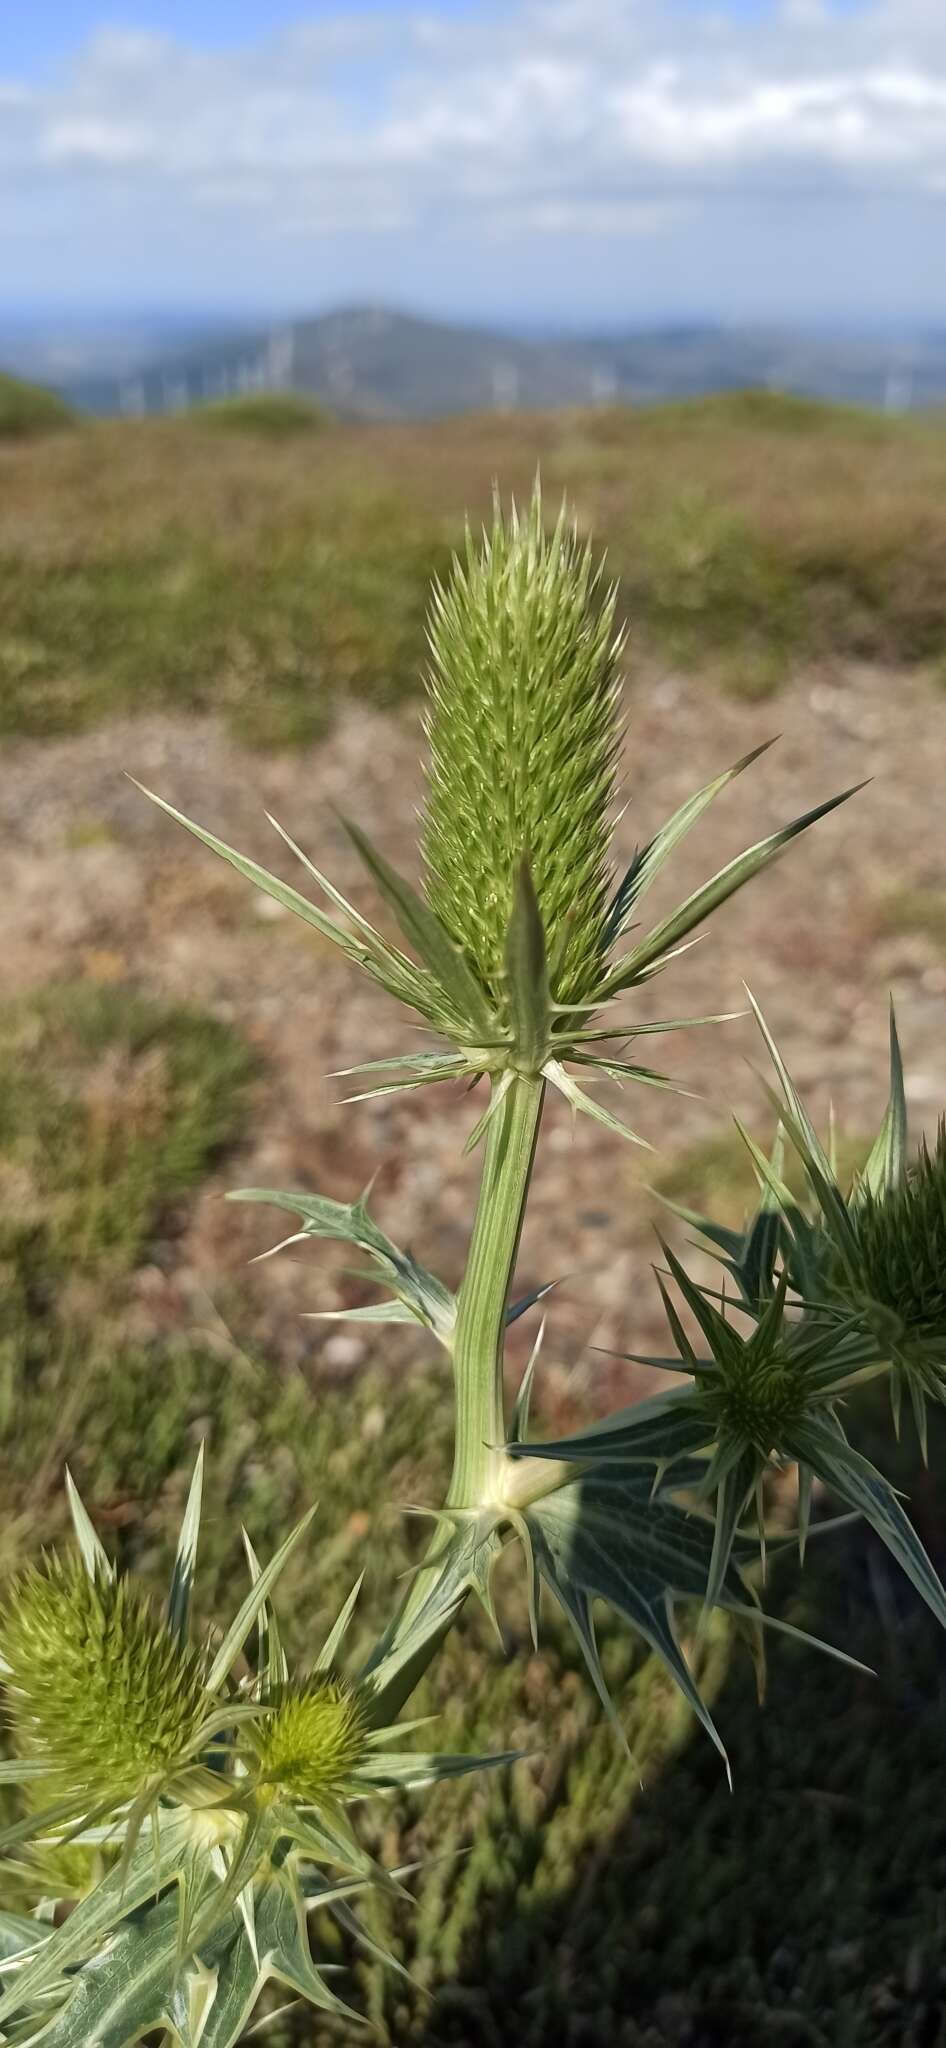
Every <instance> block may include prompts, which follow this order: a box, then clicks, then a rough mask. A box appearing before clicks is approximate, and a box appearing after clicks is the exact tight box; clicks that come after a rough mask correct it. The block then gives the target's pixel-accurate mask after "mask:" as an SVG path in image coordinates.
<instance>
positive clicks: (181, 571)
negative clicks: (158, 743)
mask: <svg viewBox="0 0 946 2048" xmlns="http://www.w3.org/2000/svg"><path fill="white" fill-rule="evenodd" d="M446 566H447V551H446V550H445V549H444V548H443V547H442V546H438V544H437V542H436V540H435V539H434V537H433V536H429V537H426V538H425V537H423V536H420V535H417V534H415V533H412V532H411V531H410V530H409V528H408V530H406V531H405V525H404V522H402V521H400V520H398V519H396V518H395V516H394V515H393V512H392V513H391V515H390V517H389V519H386V520H384V521H383V523H382V522H379V523H378V525H377V526H374V525H369V526H368V527H367V532H366V536H365V546H364V549H363V550H361V549H359V548H358V547H357V545H353V542H352V539H351V538H350V537H348V538H346V537H343V538H341V539H333V538H332V537H331V536H329V535H325V534H321V533H318V532H305V531H303V532H301V533H276V532H274V533H270V534H268V535H266V536H265V538H264V539H263V540H262V542H261V543H260V544H258V545H256V544H254V545H253V546H252V547H251V548H248V549H247V550H246V551H245V552H244V551H243V550H242V549H240V550H239V551H238V552H237V553H235V554H234V553H230V552H228V551H226V550H224V549H222V548H220V547H219V546H216V545H213V544H212V543H209V542H208V541H207V540H205V539H204V538H203V537H202V536H199V535H194V534H189V533H186V532H178V533H169V534H167V535H166V536H164V538H163V539H162V540H161V542H160V544H159V545H157V546H156V547H154V548H153V549H149V550H147V551H145V550H142V551H137V550H135V551H128V550H126V549H124V548H122V547H121V546H119V547H117V548H116V550H115V551H114V552H110V553H109V554H107V555H105V556H103V557H102V558H100V559H92V560H81V561H72V562H60V563H56V564H49V565H47V566H46V567H44V568H41V569H37V571H36V573H35V574H33V575H31V576H29V577H26V578H24V576H23V574H22V570H21V568H20V566H19V565H17V564H16V563H14V562H11V561H10V560H9V559H8V560H7V561H6V562H4V561H2V560H0V615H2V617H3V620H4V624H3V628H2V632H3V636H4V637H3V640H2V641H0V664H2V663H4V662H5V669H6V685H7V687H6V693H5V694H4V695H3V696H2V697H0V731H3V730H5V731H7V732H14V731H20V732H23V731H25V732H30V733H34V734H43V733H52V732H63V731H71V730H74V729H75V728H76V727H77V726H81V725H85V724H88V723H94V722H96V721H98V720H100V719H102V718H104V717H106V716H107V715H108V714H109V713H115V712H119V711H123V710H128V709H131V708H134V709H136V710H142V709H145V708H146V707H147V706H148V705H149V704H154V705H160V706H162V707H164V708H169V707H176V708H177V709H179V710H182V711H206V710H213V709H218V710H221V711H223V712H225V713H226V714H227V716H228V717H229V720H230V722H231V724H232V726H233V728H234V730H235V732H236V733H237V735H238V736H239V737H240V738H241V739H244V740H247V741H249V742H250V743H259V744H265V745H269V746H278V745H297V744H304V743H308V742H309V741H311V740H313V739H318V738H319V737H320V736H321V735H322V734H323V733H324V731H325V729H326V726H327V725H328V723H329V721H330V719H331V716H332V712H333V710H334V707H335V705H336V703H337V702H338V700H339V698H341V697H345V696H348V695H351V694H354V695H356V696H359V697H361V698H362V699H365V700H367V701H368V702H371V703H375V704H386V703H391V702H396V701H398V699H399V698H400V697H402V696H404V695H407V694H410V693H411V692H412V691H413V690H414V688H415V683H416V676H417V671H418V668H419V665H420V662H421V658H422V650H423V632H424V618H425V614H426V606H427V596H428V589H429V584H430V579H431V576H432V575H435V574H437V573H438V572H442V571H443V570H444V569H445V568H446Z"/></svg>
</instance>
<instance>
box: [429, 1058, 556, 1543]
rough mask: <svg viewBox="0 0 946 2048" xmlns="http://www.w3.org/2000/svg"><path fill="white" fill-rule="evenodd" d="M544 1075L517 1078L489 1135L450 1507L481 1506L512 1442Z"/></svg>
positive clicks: (465, 1307) (458, 1375)
mask: <svg viewBox="0 0 946 2048" xmlns="http://www.w3.org/2000/svg"><path fill="white" fill-rule="evenodd" d="M544 1095H545V1082H544V1081H543V1079H542V1077H541V1075H531V1074H530V1075H525V1074H517V1075H516V1078H515V1080H514V1081H513V1083H512V1085H511V1087H510V1088H509V1089H508V1090H507V1093H506V1095H505V1096H504V1097H503V1100H502V1102H501V1103H500V1105H499V1107H498V1109H497V1111H496V1114H495V1115H494V1117H493V1119H492V1122H491V1123H490V1125H489V1129H488V1132H487V1136H486V1157H485V1160H484V1162H483V1178H482V1181H481V1183H480V1192H479V1200H478V1202H477V1205H476V1218H475V1221H474V1224H473V1236H472V1238H471V1240H470V1251H469V1257H468V1259H467V1267H466V1272H465V1274H464V1276H463V1282H462V1285H461V1288H460V1294H459V1301H458V1307H457V1323H456V1331H455V1334H454V1343H453V1382H454V1390H455V1396H456V1436H455V1442H454V1453H453V1475H452V1478H451V1480H450V1490H449V1492H448V1494H447V1503H446V1504H447V1506H448V1507H479V1506H482V1505H486V1504H487V1503H488V1502H489V1501H490V1500H491V1499H492V1498H493V1494H492V1482H493V1478H494V1475H495V1472H496V1468H497V1462H498V1460H499V1458H500V1456H501V1452H500V1451H499V1450H498V1448H497V1447H498V1446H499V1445H501V1444H502V1443H503V1441H504V1439H505V1433H506V1431H505V1416H504V1413H503V1351H504V1344H505V1334H506V1308H507V1305H508V1302H509V1289H510V1286H511V1284H512V1276H513V1269H514V1267H515V1263H516V1256H517V1253H518V1250H519V1238H520V1235H521V1232H522V1219H523V1216H524V1214H525V1207H526V1201H527V1199H528V1194H529V1183H530V1180H531V1178H532V1167H533V1162H534V1159H535V1148H536V1143H537V1141H538V1135H539V1123H540V1120H541V1116H542V1103H543V1099H544Z"/></svg>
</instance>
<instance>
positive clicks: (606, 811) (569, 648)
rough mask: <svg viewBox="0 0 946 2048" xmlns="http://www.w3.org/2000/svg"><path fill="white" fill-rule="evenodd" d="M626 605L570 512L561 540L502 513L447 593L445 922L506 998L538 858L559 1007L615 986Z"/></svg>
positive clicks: (435, 764)
mask: <svg viewBox="0 0 946 2048" xmlns="http://www.w3.org/2000/svg"><path fill="white" fill-rule="evenodd" d="M614 607H615V592H614V591H613V590H603V589H602V585H601V571H600V569H598V570H596V569H595V568H594V566H593V563H592V560H591V553H590V549H589V548H588V547H582V546H581V545H580V544H579V542H578V540H577V537H576V535H575V533H574V531H573V530H572V529H570V528H569V527H568V526H566V522H565V514H564V511H563V513H562V516H561V517H560V519H559V521H558V525H557V526H556V529H555V532H554V533H553V534H552V535H550V536H549V535H546V533H545V532H544V529H543V526H542V508H541V501H540V496H539V490H538V486H537V487H536V490H535V494H534V496H533V499H532V504H531V506H530V508H529V512H528V514H527V515H526V517H525V518H524V519H520V518H519V516H518V515H517V513H516V511H515V509H513V511H512V514H511V516H510V518H509V519H508V521H507V520H504V518H503V516H502V512H501V510H500V508H499V505H498V503H497V506H496V510H495V516H494V521H493V528H492V532H491V533H490V534H489V535H488V536H487V537H486V538H485V539H484V542H483V545H482V547H481V548H480V549H478V550H477V549H476V548H475V547H474V545H473V541H472V538H471V537H470V536H469V535H468V537H467V548H466V557H465V560H464V561H457V562H456V564H455V566H454V569H453V573H452V575H451V577H450V580H449V582H448V584H447V587H446V589H438V590H436V591H435V594H434V602H433V610H432V617H431V626H430V645H431V653H432V665H431V669H430V672H429V675H428V689H429V695H430V704H429V710H428V713H427V718H426V721H425V729H426V734H427V738H428V741H429V746H430V759H429V765H428V770H427V773H428V782H429V792H428V798H427V805H426V814H425V821H424V845H423V851H424V860H425V865H426V870H427V893H428V898H429V901H430V903H431V906H432V908H433V909H434V910H435V911H436V912H437V915H438V916H439V917H440V919H441V921H442V923H443V924H444V925H445V926H446V928H447V930H448V931H449V932H450V934H451V935H452V937H453V938H454V939H455V940H456V942H457V943H458V944H459V945H460V946H461V947H462V948H463V950H464V952H465V953H466V955H467V957H468V959H469V960H470V962H471V964H472V965H473V966H474V968H475V969H476V971H477V973H478V974H479V976H480V978H481V980H482V981H483V983H484V984H485V985H486V986H487V988H489V989H490V990H491V991H492V992H495V993H496V994H497V995H498V994H499V993H500V990H501V984H502V975H503V958H504V945H505V940H506V932H507V928H508V925H509V919H510V912H511V909H512V902H513V888H514V882H515V877H516V873H517V870H518V869H519V867H520V864H521V862H522V859H523V856H525V857H527V858H528V861H529V864H530V868H531V873H532V880H533V884H534V887H535V892H536V896H537V898H538V904H539V909H540V911H541V913H542V919H543V922H544V925H545V931H546V938H547V944H548V955H549V971H550V981H551V993H552V995H553V997H554V998H555V999H556V1000H557V1001H559V1002H572V1001H573V1002H576V1003H579V1002H581V1001H582V1000H583V999H584V998H585V997H587V996H589V995H590V994H591V992H592V991H593V989H594V987H595V985H596V983H597V982H598V981H600V971H601V969H600V963H601V959H602V955H603V953H604V950H605V924H606V917H607V903H608V894H609V883H610V863H609V854H610V842H611V805H612V799H613V794H614V770H615V758H616V753H617V748H618V743H619V737H620V735H619V726H618V712H617V683H618V664H619V655H620V642H619V640H618V639H616V638H615V633H614Z"/></svg>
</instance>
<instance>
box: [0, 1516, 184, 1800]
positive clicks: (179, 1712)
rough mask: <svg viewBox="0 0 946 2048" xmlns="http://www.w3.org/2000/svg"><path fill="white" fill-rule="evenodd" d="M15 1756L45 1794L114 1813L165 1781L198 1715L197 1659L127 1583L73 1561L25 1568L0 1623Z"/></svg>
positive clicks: (56, 1560)
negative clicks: (103, 1805)
mask: <svg viewBox="0 0 946 2048" xmlns="http://www.w3.org/2000/svg"><path fill="white" fill-rule="evenodd" d="M0 1654H2V1657H3V1660H4V1663H5V1664H6V1665H7V1667H8V1674H9V1675H8V1677H7V1679H6V1687H7V1712H8V1715H9V1719H10V1725H11V1729H12V1733H13V1737H14V1741H15V1745H16V1748H17V1750H18V1752H19V1753H20V1754H21V1755H23V1756H28V1757H32V1758H34V1759H36V1760H37V1761H38V1762H45V1763H48V1766H49V1777H48V1781H47V1784H46V1789H47V1790H48V1791H50V1792H51V1793H52V1794H53V1795H54V1796H55V1795H58V1796H61V1797H63V1798H66V1797H68V1796H69V1795H70V1794H72V1793H73V1792H78V1793H80V1794H81V1795H82V1797H83V1799H84V1800H85V1801H87V1802H88V1803H89V1805H95V1804H96V1803H97V1802H98V1801H100V1800H101V1801H108V1802H109V1803H116V1804H117V1803H119V1802H120V1801H121V1800H123V1799H132V1798H135V1797H137V1796H139V1795H140V1794H141V1793H143V1792H145V1791H146V1790H147V1788H148V1787H149V1786H156V1785H159V1784H161V1783H162V1782H163V1781H165V1780H166V1779H167V1778H168V1777H169V1776H170V1775H172V1774H173V1772H174V1770H175V1768H176V1767H177V1766H178V1765H179V1764H180V1762H181V1760H182V1758H183V1757H184V1755H185V1753H186V1752H187V1750H188V1748H189V1746H190V1745H191V1744H192V1743H193V1741H194V1739H195V1737H196V1736H197V1734H198V1731H199V1729H200V1727H201V1724H202V1721H203V1719H204V1717H205V1714H206V1710H207V1695H206V1689H205V1683H204V1674H203V1669H202V1665H201V1661H200V1659H199V1657H198V1655H197V1653H196V1652H195V1651H194V1650H193V1649H192V1648H190V1647H189V1646H188V1645H186V1644H181V1643H179V1642H178V1641H177V1640H176V1639H175V1638H174V1636H172V1635H171V1633H170V1632H169V1630H168V1629H167V1628H166V1627H165V1625H164V1624H163V1622H161V1621H159V1620H158V1619H157V1618H156V1617H155V1615H154V1614H153V1612H152V1610H151V1607H150V1605H149V1603H148V1602H147V1600H146V1599H145V1598H144V1596H143V1595H142V1594H141V1593H140V1592H139V1591H138V1590H137V1588H135V1587H134V1586H133V1585H131V1584H130V1583H129V1581H128V1580H124V1579H123V1580H117V1581H116V1580H115V1579H113V1578H110V1577H107V1576H106V1575H105V1574H103V1573H98V1572H97V1573H95V1574H94V1575H91V1574H90V1573H89V1572H88V1571H87V1570H86V1567H85V1564H84V1563H83V1561H82V1559H81V1558H80V1557H69V1558H60V1557H58V1556H52V1557H50V1558H48V1559H47V1560H46V1563H45V1567H44V1569H43V1570H37V1569H36V1568H35V1567H33V1566H30V1567H28V1568H27V1570H26V1571H24V1572H23V1573H22V1574H21V1576H20V1577H19V1578H18V1579H17V1580H16V1581H15V1582H14V1585H13V1587H12V1589H11V1591H10V1593H9V1595H8V1597H7V1602H6V1606H5V1609H4V1611H3V1614H2V1616H0Z"/></svg>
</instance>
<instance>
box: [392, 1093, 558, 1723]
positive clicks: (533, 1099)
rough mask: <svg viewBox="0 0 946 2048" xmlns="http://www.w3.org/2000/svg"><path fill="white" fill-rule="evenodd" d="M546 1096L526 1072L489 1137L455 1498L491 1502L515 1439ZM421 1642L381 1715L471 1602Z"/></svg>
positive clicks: (470, 1295) (463, 1502)
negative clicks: (533, 1186)
mask: <svg viewBox="0 0 946 2048" xmlns="http://www.w3.org/2000/svg"><path fill="white" fill-rule="evenodd" d="M544 1098H545V1082H544V1081H543V1080H542V1078H541V1076H540V1075H535V1076H532V1075H519V1074H517V1075H516V1078H515V1080H514V1081H513V1082H512V1084H511V1086H510V1087H509V1088H508V1089H507V1091H506V1094H505V1095H504V1097H503V1099H502V1101H501V1102H500V1104H499V1106H498V1108H497V1110H496V1113H495V1115H494V1116H493V1118H492V1120H491V1122H490V1125H489V1128H488V1131H487V1137H486V1156H485V1159H484V1162H483V1177H482V1180H481V1182H480V1191H479V1197H478V1200H477V1205H476V1217H475V1220H474V1224H473V1235H472V1238H471V1241H470V1252H469V1258H468V1260H467V1268H466V1272H465V1274H464V1277H463V1282H462V1285H461V1287H460V1293H459V1301H458V1309H457V1322H456V1330H455V1334H454V1347H453V1371H454V1389H455V1399H456V1432H455V1441H454V1455H453V1473H452V1476H451V1480H450V1486H449V1490H448V1493H447V1498H446V1502H445V1506H446V1507H448V1508H477V1507H481V1506H487V1505H488V1503H489V1502H491V1501H492V1500H493V1499H494V1498H495V1495H496V1491H497V1488H496V1480H497V1478H498V1476H499V1473H498V1467H499V1463H500V1460H501V1457H502V1453H501V1451H500V1449H499V1448H498V1447H499V1446H500V1445H501V1444H502V1443H503V1441H504V1438H505V1433H506V1430H505V1415H504V1411H503V1349H504V1339H505V1334H506V1308H507V1305H508V1301H509V1289H510V1285H511V1282H512V1276H513V1269H514V1267H515V1263H516V1254H517V1252H518V1250H519V1238H520V1235H521V1232H522V1219H523V1216H524V1214H525V1207H526V1202H527V1199H528V1194H529V1183H530V1180H531V1178H532V1166H533V1162H534V1159H535V1148H536V1144H537V1141H538V1135H539V1124H540V1122H541V1117H542V1104H543V1101H544ZM443 1549H444V1536H443V1531H442V1530H439V1529H438V1531H437V1533H436V1535H435V1536H434V1538H433V1541H432V1543H431V1546H430V1550H429V1552H428V1555H427V1559H426V1560H425V1563H426V1564H427V1565H434V1564H436V1563H437V1561H438V1559H439V1558H440V1557H441V1556H442V1554H443ZM428 1587H429V1574H428V1572H427V1571H426V1570H424V1569H421V1571H420V1572H419V1573H418V1574H417V1576H416V1578H415V1580H414V1583H413V1586H412V1588H411V1591H410V1592H409V1593H408V1595H407V1598H406V1600H405V1601H404V1604H403V1606H402V1608H401V1611H400V1613H399V1615H398V1617H397V1620H396V1622H395V1623H394V1626H393V1629H392V1631H391V1635H390V1637H389V1640H388V1644H387V1647H388V1649H392V1648H393V1647H394V1646H395V1645H396V1644H397V1643H398V1642H399V1641H403V1639H404V1638H405V1636H407V1635H408V1634H409V1633H410V1629H411V1625H412V1623H413V1622H414V1620H415V1617H416V1615H417V1612H418V1609H420V1608H422V1607H423V1603H424V1600H425V1597H426V1594H427V1591H428ZM465 1598H466V1595H465V1592H464V1593H462V1594H461V1595H460V1597H459V1598H458V1600H457V1602H456V1604H455V1608H454V1611H453V1612H452V1613H451V1614H450V1615H448V1616H447V1617H446V1618H445V1619H444V1622H443V1625H442V1627H439V1628H438V1629H437V1630H436V1631H435V1632H434V1633H432V1634H431V1635H430V1636H429V1637H427V1638H426V1640H424V1641H423V1642H421V1643H420V1644H419V1645H418V1649H417V1653H416V1655H415V1656H414V1657H412V1659H411V1660H410V1663H409V1664H407V1665H405V1666H404V1667H403V1668H402V1669H401V1670H400V1671H399V1672H398V1673H397V1674H396V1675H395V1676H394V1677H392V1678H391V1680H390V1681H389V1682H388V1683H386V1684H385V1685H384V1686H383V1689H382V1691H381V1692H380V1693H379V1694H378V1696H377V1699H376V1700H375V1702H374V1705H373V1707H372V1719H373V1720H375V1721H376V1722H377V1721H379V1720H381V1719H384V1720H386V1719H393V1718H394V1716H395V1715H396V1714H399V1713H400V1711H401V1709H402V1707H403V1706H404V1704H405V1702H406V1701H407V1700H408V1699H409V1698H410V1695H411V1693H412V1692H413V1691H414V1688H415V1686H417V1685H418V1684H419V1683H420V1680H421V1678H422V1677H423V1675H424V1672H425V1671H426V1669H427V1666H428V1664H430V1662H431V1661H432V1659H433V1658H434V1656H435V1655H436V1653H437V1651H438V1649H439V1648H440V1645H441V1643H442V1641H443V1639H444V1636H446V1635H447V1634H449V1631H450V1629H451V1628H452V1627H453V1624H454V1622H455V1621H456V1619H457V1618H458V1616H459V1614H460V1612H461V1610H462V1608H463V1606H464V1604H465Z"/></svg>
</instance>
